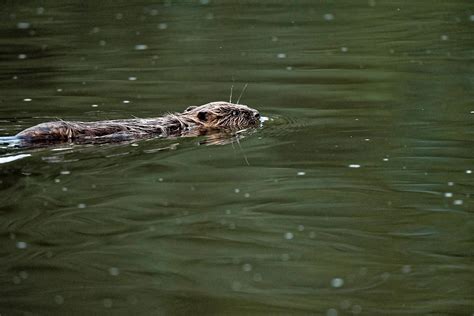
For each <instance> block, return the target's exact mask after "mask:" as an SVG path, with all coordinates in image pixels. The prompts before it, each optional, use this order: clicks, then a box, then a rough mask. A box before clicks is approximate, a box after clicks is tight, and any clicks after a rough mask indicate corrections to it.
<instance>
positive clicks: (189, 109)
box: [184, 105, 197, 112]
mask: <svg viewBox="0 0 474 316" xmlns="http://www.w3.org/2000/svg"><path fill="white" fill-rule="evenodd" d="M195 108H197V106H195V105H191V106H188V107H187V108H186V110H184V112H189V111H191V110H194V109H195Z"/></svg>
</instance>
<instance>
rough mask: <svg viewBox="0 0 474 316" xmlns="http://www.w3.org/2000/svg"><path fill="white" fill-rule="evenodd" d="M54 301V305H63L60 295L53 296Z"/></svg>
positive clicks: (62, 298)
mask: <svg viewBox="0 0 474 316" xmlns="http://www.w3.org/2000/svg"><path fill="white" fill-rule="evenodd" d="M54 301H55V302H56V304H58V305H62V304H63V303H64V297H62V296H61V295H56V296H54Z"/></svg>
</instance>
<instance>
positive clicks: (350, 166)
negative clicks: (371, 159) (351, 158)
mask: <svg viewBox="0 0 474 316" xmlns="http://www.w3.org/2000/svg"><path fill="white" fill-rule="evenodd" d="M349 168H360V165H358V164H350V165H349Z"/></svg>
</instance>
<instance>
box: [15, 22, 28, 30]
mask: <svg viewBox="0 0 474 316" xmlns="http://www.w3.org/2000/svg"><path fill="white" fill-rule="evenodd" d="M16 27H17V28H19V29H20V30H26V29H29V28H30V23H28V22H18V23H17V25H16Z"/></svg>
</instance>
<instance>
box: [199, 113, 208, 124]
mask: <svg viewBox="0 0 474 316" xmlns="http://www.w3.org/2000/svg"><path fill="white" fill-rule="evenodd" d="M197 117H198V119H199V120H200V121H202V122H205V121H207V112H206V111H200V112H198V114H197Z"/></svg>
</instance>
